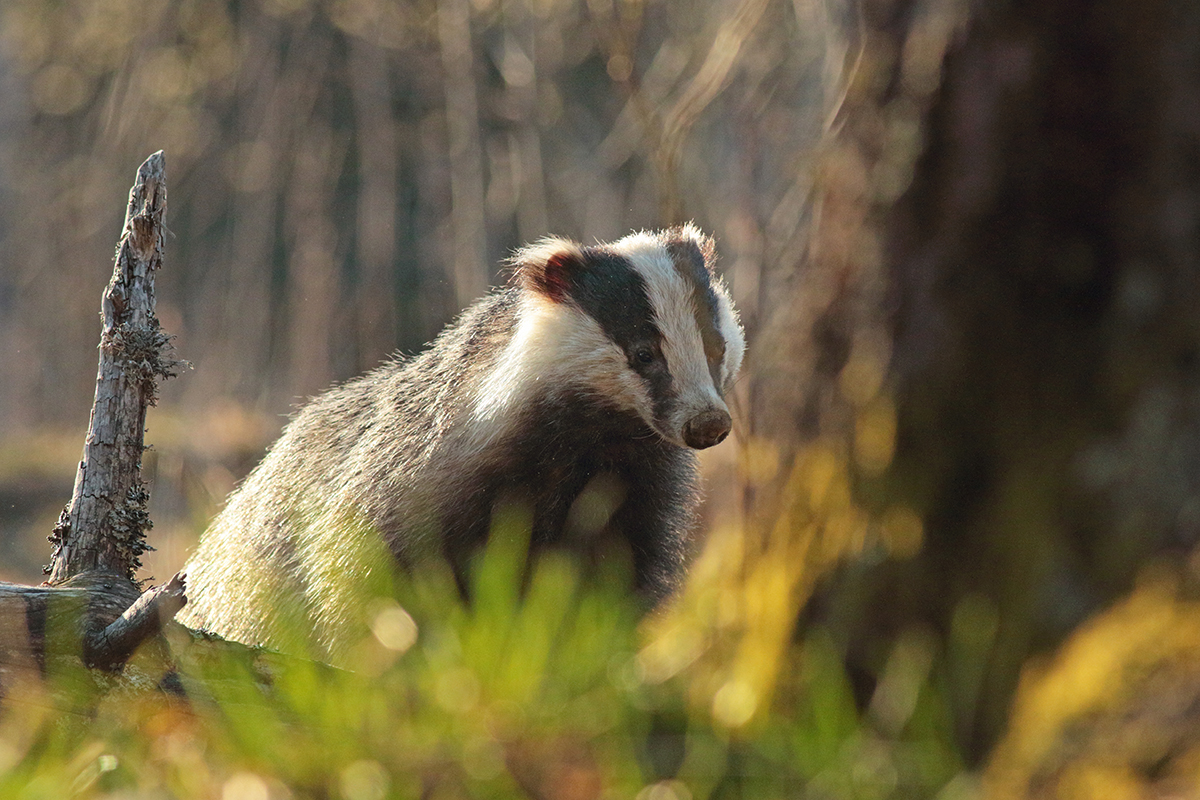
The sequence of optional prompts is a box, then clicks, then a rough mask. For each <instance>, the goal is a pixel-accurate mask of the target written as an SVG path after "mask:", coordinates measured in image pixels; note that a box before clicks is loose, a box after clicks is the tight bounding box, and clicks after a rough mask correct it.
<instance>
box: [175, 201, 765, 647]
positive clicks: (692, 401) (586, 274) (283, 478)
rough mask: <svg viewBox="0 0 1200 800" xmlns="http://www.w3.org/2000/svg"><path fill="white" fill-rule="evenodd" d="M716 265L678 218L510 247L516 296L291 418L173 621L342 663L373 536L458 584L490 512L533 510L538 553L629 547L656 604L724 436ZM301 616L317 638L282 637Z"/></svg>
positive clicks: (199, 555)
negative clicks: (709, 457) (707, 464)
mask: <svg viewBox="0 0 1200 800" xmlns="http://www.w3.org/2000/svg"><path fill="white" fill-rule="evenodd" d="M713 260H714V250H713V242H712V240H711V239H710V238H708V237H707V236H705V235H704V234H702V233H701V232H700V231H699V230H697V229H696V228H695V227H693V226H691V225H688V226H684V227H679V228H673V229H670V230H665V231H660V232H654V233H648V232H642V233H634V234H631V235H629V236H626V237H625V238H623V239H621V240H619V241H617V242H614V243H612V244H597V245H595V246H582V245H580V244H577V243H574V242H571V241H567V240H564V239H558V238H547V239H543V240H541V241H539V242H537V243H536V244H533V245H531V246H529V247H526V248H525V249H523V250H521V251H519V252H518V253H517V254H516V255H515V256H514V258H513V267H514V270H513V275H512V279H511V281H510V282H509V285H508V286H507V287H506V288H503V289H500V290H498V291H496V292H494V293H492V294H490V295H489V296H487V297H485V298H483V299H482V300H479V301H478V302H477V303H475V304H474V305H472V306H471V307H470V308H468V309H467V310H466V311H465V312H464V313H463V314H462V315H461V317H459V319H458V320H457V321H456V322H454V323H453V324H451V325H450V326H449V327H447V328H446V329H445V330H444V331H443V332H442V333H441V335H440V336H438V338H437V339H436V340H435V341H434V343H433V344H432V346H430V347H429V348H428V349H426V350H425V351H424V352H422V353H421V354H420V355H418V356H416V357H413V358H410V359H399V360H395V361H391V362H389V363H387V364H385V365H383V366H382V367H380V368H378V369H376V370H375V371H374V372H371V373H369V374H367V375H365V376H362V377H360V378H358V379H356V380H352V381H350V382H348V383H346V384H344V385H342V386H339V387H336V388H334V389H332V390H330V391H329V392H327V393H326V394H324V395H322V396H320V397H318V398H316V399H314V400H312V401H311V402H310V403H309V404H308V405H307V406H306V407H304V408H303V409H302V410H301V411H300V412H299V413H298V414H297V415H296V417H295V418H294V419H293V420H292V422H291V423H290V424H289V425H288V426H287V427H286V429H285V430H284V432H283V435H282V436H281V437H280V439H279V440H278V441H277V442H276V443H275V445H274V446H273V447H272V448H271V450H270V452H269V453H268V455H267V457H266V458H265V459H264V460H263V462H262V463H261V464H259V466H258V467H257V468H256V469H255V470H254V471H253V472H252V473H251V474H250V476H249V477H248V478H247V479H246V481H245V483H244V484H243V485H242V486H241V487H240V488H239V489H238V490H236V491H235V492H234V493H233V494H232V495H231V496H230V498H229V502H228V504H227V507H226V508H225V510H224V511H223V512H222V513H221V514H220V515H219V516H218V517H217V518H216V520H215V521H214V522H213V523H212V525H211V526H210V527H209V529H208V530H207V531H206V533H205V534H204V536H203V537H202V538H201V541H200V544H199V547H198V549H197V552H196V553H195V554H194V555H193V557H192V558H191V559H190V561H189V563H188V565H187V568H186V571H187V582H188V597H189V603H188V605H187V607H186V608H185V609H184V612H183V613H182V614H181V619H182V621H184V622H185V623H186V624H189V625H192V626H193V627H199V628H204V629H207V630H210V631H213V632H216V633H219V634H222V635H224V636H226V637H227V638H232V639H235V640H239V641H243V642H246V643H249V644H263V645H269V646H275V647H281V648H283V649H294V648H296V647H298V646H304V647H308V648H309V649H310V651H311V650H315V651H316V653H317V654H318V655H321V656H324V657H326V658H334V659H335V660H336V658H337V654H338V652H339V651H340V650H341V649H342V648H344V646H345V645H346V644H347V642H346V638H347V636H348V633H349V630H350V627H349V626H350V625H351V624H353V623H354V621H355V620H356V619H358V617H357V616H356V615H361V614H362V610H361V609H358V608H355V607H354V606H355V604H358V603H361V599H360V598H359V597H357V596H356V595H355V589H354V587H355V586H356V585H358V584H361V583H362V582H363V581H366V580H367V579H368V578H369V577H370V576H371V574H372V573H376V572H378V571H380V570H390V569H391V564H387V563H384V564H381V563H379V562H380V560H381V559H382V560H383V561H387V560H388V558H389V557H388V556H387V554H386V551H383V556H382V557H381V556H380V555H379V554H378V552H377V550H376V549H375V545H374V544H373V543H378V542H380V541H382V542H384V543H386V547H387V549H388V550H390V551H391V556H392V557H394V559H395V560H396V561H398V562H399V564H400V565H402V566H403V567H407V568H409V569H412V568H414V567H416V565H419V564H420V563H421V562H422V561H423V560H424V559H426V558H428V557H430V556H432V555H440V556H442V557H445V558H446V559H447V560H448V561H449V563H450V564H451V566H452V567H453V569H454V572H455V575H456V577H457V578H458V580H459V581H460V586H464V587H465V586H466V578H465V575H466V569H467V563H468V561H469V559H470V558H471V556H472V554H473V553H475V552H477V551H478V549H479V545H480V544H481V543H482V542H483V541H484V540H485V539H486V537H487V535H488V531H489V529H490V525H491V520H492V516H493V512H494V511H495V510H496V509H497V506H498V504H500V503H504V502H515V503H521V504H524V507H525V508H526V509H527V510H528V512H529V516H530V517H531V521H532V532H531V546H532V547H533V548H534V549H538V548H544V547H548V546H555V545H565V546H567V547H576V548H578V547H589V546H591V544H594V543H597V542H600V543H603V542H605V541H608V542H613V541H615V542H623V543H624V546H625V547H626V548H627V550H628V552H629V553H630V555H631V558H632V564H633V568H634V579H635V581H636V585H637V588H638V589H639V590H640V591H641V592H642V593H644V594H645V595H646V596H647V597H649V598H650V599H652V600H654V599H657V598H660V597H662V596H664V595H666V594H667V593H669V592H670V591H671V589H672V588H673V587H674V585H675V583H676V582H677V580H678V578H679V575H680V572H681V569H682V566H683V559H684V556H685V552H686V546H687V540H688V535H689V532H690V530H691V528H692V527H693V525H694V522H695V514H696V507H697V503H698V500H699V487H698V479H697V465H696V457H695V455H694V452H693V450H695V449H700V448H705V447H709V446H711V445H715V444H717V443H719V442H720V441H721V440H723V439H724V438H725V436H726V435H727V434H728V432H729V430H730V427H731V419H730V415H729V409H728V407H727V406H726V403H725V399H724V397H725V394H726V392H727V391H728V390H729V388H730V386H731V384H732V383H733V381H734V378H735V377H736V375H737V373H738V369H739V367H740V366H741V361H742V355H743V352H744V349H745V345H744V341H743V336H742V330H741V327H740V325H739V322H738V318H737V313H736V311H735V310H734V307H733V304H732V302H731V301H730V298H729V295H728V293H727V292H726V290H725V288H724V286H723V284H722V282H721V280H720V279H719V278H718V277H717V275H716V274H715V272H714V271H713ZM597 509H598V510H597ZM589 543H591V544H589ZM281 598H283V601H282V604H283V605H284V606H286V607H283V608H281V607H280V606H281ZM297 620H299V621H301V622H300V624H303V625H305V626H306V628H307V630H309V631H311V634H310V635H311V636H312V638H311V640H310V641H308V642H306V643H297V642H294V641H285V639H286V634H285V633H284V630H285V629H286V628H287V626H288V625H289V624H292V625H295V624H297Z"/></svg>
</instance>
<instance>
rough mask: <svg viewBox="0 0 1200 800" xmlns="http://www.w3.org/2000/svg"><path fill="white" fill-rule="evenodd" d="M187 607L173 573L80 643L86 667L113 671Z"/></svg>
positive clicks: (179, 580) (181, 582)
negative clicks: (160, 584)
mask: <svg viewBox="0 0 1200 800" xmlns="http://www.w3.org/2000/svg"><path fill="white" fill-rule="evenodd" d="M186 603H187V596H186V595H185V593H184V578H183V575H182V574H181V573H176V574H175V576H174V577H173V578H171V580H169V581H167V583H165V584H163V585H162V586H156V587H154V588H152V589H147V590H146V591H145V592H143V593H142V595H141V597H139V598H138V599H137V600H135V601H134V602H133V605H131V606H129V608H127V609H125V612H124V613H123V614H121V616H119V617H117V618H116V619H115V620H113V621H112V622H111V623H109V624H108V625H107V626H105V627H104V628H102V629H100V630H95V631H92V632H90V633H88V635H87V636H86V637H85V638H84V640H83V660H84V662H85V663H86V664H87V665H88V666H89V667H94V668H96V669H114V668H117V667H119V666H120V665H122V664H124V663H125V662H126V661H128V660H129V658H130V656H132V655H133V651H134V650H136V649H137V647H138V645H140V644H141V643H142V642H144V641H146V640H147V639H149V638H150V637H152V636H156V635H158V634H159V633H160V632H162V627H163V624H164V623H165V622H167V621H168V620H170V619H171V618H173V617H174V616H175V614H177V613H178V612H179V609H181V608H183V606H184V605H185V604H186Z"/></svg>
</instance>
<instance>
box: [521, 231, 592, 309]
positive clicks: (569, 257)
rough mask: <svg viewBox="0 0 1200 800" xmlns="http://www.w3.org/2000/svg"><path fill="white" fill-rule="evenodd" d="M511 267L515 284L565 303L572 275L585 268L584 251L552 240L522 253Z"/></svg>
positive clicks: (523, 250)
mask: <svg viewBox="0 0 1200 800" xmlns="http://www.w3.org/2000/svg"><path fill="white" fill-rule="evenodd" d="M511 263H512V264H513V267H514V272H513V283H514V284H516V285H517V286H520V287H522V288H524V289H527V290H528V291H532V292H536V293H538V294H540V295H542V296H543V297H546V298H548V299H550V300H553V301H555V302H558V303H561V302H562V301H563V300H564V299H565V298H566V296H567V288H568V287H569V286H570V284H571V273H572V272H573V271H575V270H578V269H582V267H583V249H582V248H581V247H580V246H579V245H578V244H576V243H575V242H572V241H569V240H567V239H558V238H554V237H548V238H545V239H541V240H539V241H537V242H534V243H533V244H531V245H529V246H528V247H524V248H522V249H520V250H518V251H517V253H516V255H514V256H513V257H512V262H511Z"/></svg>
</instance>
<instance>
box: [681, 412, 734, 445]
mask: <svg viewBox="0 0 1200 800" xmlns="http://www.w3.org/2000/svg"><path fill="white" fill-rule="evenodd" d="M732 426H733V420H732V419H730V418H729V412H727V411H723V410H721V409H719V408H714V409H712V410H710V411H702V412H700V413H699V414H697V415H696V416H694V417H692V418H691V419H689V420H688V421H687V422H686V423H685V424H684V426H683V441H684V442H685V443H686V444H687V446H688V447H694V448H696V449H697V450H703V449H704V448H706V447H712V446H713V445H714V444H720V443H721V442H723V441H725V437H726V436H728V435H729V429H730V428H731V427H732Z"/></svg>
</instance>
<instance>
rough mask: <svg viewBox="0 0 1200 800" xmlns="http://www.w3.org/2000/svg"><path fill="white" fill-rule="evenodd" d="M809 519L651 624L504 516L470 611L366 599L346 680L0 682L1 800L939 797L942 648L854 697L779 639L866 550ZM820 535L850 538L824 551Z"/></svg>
mask: <svg viewBox="0 0 1200 800" xmlns="http://www.w3.org/2000/svg"><path fill="white" fill-rule="evenodd" d="M809 459H810V460H809V461H808V462H806V464H805V466H803V467H800V468H798V469H797V472H796V475H798V476H799V477H796V476H793V479H794V481H796V482H797V486H796V487H793V488H795V489H796V490H797V491H800V490H803V492H802V493H804V496H805V497H806V498H808V501H807V502H808V503H809V506H808V512H806V513H813V509H815V508H818V507H819V508H824V509H825V510H826V511H830V510H832V511H836V512H837V513H836V514H834V515H833V517H834V518H837V516H838V515H839V514H844V513H845V512H846V511H847V509H846V507H843V506H841V505H840V503H842V498H844V497H845V495H844V494H843V492H842V491H841V490H840V489H839V488H838V481H839V480H840V478H838V477H837V476H836V475H832V474H831V473H830V462H829V460H828V457H827V455H826V456H821V455H810V456H809ZM835 468H836V465H835ZM821 504H824V505H821ZM793 511H795V510H793ZM795 513H799V512H795ZM808 525H809V527H808V528H805V527H803V526H799V527H797V529H796V530H798V531H800V533H799V534H797V535H796V536H790V535H786V532H783V533H781V532H778V531H777V532H776V533H777V534H778V536H779V541H774V540H772V543H771V544H770V545H769V546H768V548H767V550H766V551H763V552H760V553H755V552H752V550H751V549H748V548H746V546H745V542H746V537H745V536H744V532H741V531H738V530H735V529H727V530H723V531H718V532H717V533H716V534H714V537H713V540H712V541H711V542H710V545H709V549H708V550H707V551H706V553H705V555H704V556H703V557H702V558H701V560H700V562H699V563H698V564H697V566H696V569H695V573H694V574H693V576H692V580H691V581H690V583H689V585H688V588H687V590H686V591H685V592H684V593H683V595H682V596H681V597H680V598H678V599H677V601H676V602H675V603H674V604H673V605H670V606H668V607H666V608H662V609H659V610H657V611H656V612H654V613H653V614H652V615H651V616H650V617H648V618H647V617H644V615H643V609H642V608H641V606H640V605H639V603H638V602H637V601H636V599H634V598H633V597H631V596H630V594H629V592H628V591H627V589H626V588H625V587H627V586H628V576H627V575H626V574H624V572H625V568H624V567H623V566H621V565H620V564H614V565H613V566H611V568H609V569H608V574H600V575H591V574H589V575H584V574H582V573H581V572H580V571H579V569H578V568H577V565H576V562H575V561H573V560H572V559H570V558H568V557H566V556H564V555H558V554H553V553H551V554H547V555H546V556H544V557H542V558H540V559H539V560H538V562H537V564H536V567H535V568H534V569H533V570H532V572H531V573H530V574H529V575H525V574H524V573H525V564H526V553H527V544H528V520H527V519H525V518H524V517H523V516H522V515H521V514H520V513H516V512H514V513H511V514H507V515H502V516H501V517H499V518H498V519H497V521H496V525H495V530H494V532H493V536H492V543H491V545H490V546H489V548H488V549H487V550H486V551H485V552H484V553H483V554H482V556H481V557H480V558H479V559H478V562H477V565H476V566H477V569H476V571H475V573H474V575H473V579H472V592H471V594H472V601H471V602H470V603H466V602H464V601H463V600H462V599H461V597H460V594H459V592H458V589H457V587H456V585H455V582H454V579H453V577H452V576H451V575H450V574H449V572H448V571H447V570H444V569H441V568H439V567H437V566H429V567H427V568H423V569H421V570H419V571H417V572H416V573H415V574H412V575H406V576H402V577H401V578H399V579H398V580H397V581H396V582H395V585H394V586H390V587H387V588H386V592H385V594H386V596H383V594H381V596H379V597H377V598H376V599H375V600H374V601H371V603H370V607H369V608H368V609H367V613H366V622H367V624H366V625H365V626H364V628H365V631H366V633H365V635H364V636H363V637H362V639H361V641H360V642H359V644H358V645H357V646H354V647H352V648H350V650H349V652H348V654H347V655H346V656H345V664H346V666H347V667H349V669H336V668H333V667H329V666H326V665H324V664H321V663H318V662H316V661H307V660H304V659H296V658H286V659H284V658H271V657H267V656H258V657H256V658H254V659H251V658H249V657H247V656H244V655H233V654H230V655H228V656H220V655H216V656H214V655H212V654H211V652H210V651H209V650H205V649H203V648H199V647H191V646H189V643H190V639H189V638H188V637H187V636H182V635H177V636H174V637H173V640H172V646H173V651H174V652H175V653H176V656H177V660H178V665H179V667H178V668H179V674H180V678H181V680H182V683H183V685H184V686H185V687H186V691H187V695H188V698H187V699H186V700H185V699H181V698H178V697H173V696H170V695H167V694H164V693H162V692H160V691H157V690H146V689H144V688H143V689H140V690H139V689H137V687H132V686H127V685H121V684H113V683H105V682H101V683H100V684H97V683H95V682H94V681H92V680H81V681H76V685H75V687H74V689H73V690H72V691H66V690H65V689H64V688H63V685H62V681H61V680H59V681H58V682H57V683H55V682H54V681H52V682H51V683H52V686H51V687H49V688H48V687H47V686H45V685H29V686H23V687H7V686H6V688H7V689H8V690H9V691H8V698H9V699H8V700H7V701H6V702H5V704H4V705H3V706H2V707H0V708H2V710H0V776H2V777H0V797H6V798H7V797H14V798H43V797H44V798H58V797H69V796H78V797H102V796H109V794H110V793H115V796H122V797H220V798H231V799H232V798H286V797H333V798H347V800H359V798H362V799H363V800H366V799H367V798H385V797H396V798H406V797H436V798H440V797H447V798H449V797H456V798H457V797H464V798H465V797H470V798H476V797H477V798H508V797H547V798H593V797H595V798H599V797H613V798H642V799H643V800H650V799H651V798H654V799H661V798H709V797H712V798H718V797H722V798H723V797H747V798H760V797H762V798H770V797H803V796H811V797H829V798H890V797H932V796H934V795H935V794H936V793H937V792H938V791H939V790H940V789H941V788H942V787H943V786H945V785H946V784H947V783H948V782H950V781H951V780H952V779H953V778H954V777H955V776H956V775H957V774H958V773H959V772H960V771H961V769H962V764H961V762H960V760H959V758H958V756H957V755H956V753H955V751H954V750H953V748H952V746H951V745H950V744H949V742H950V741H951V737H950V733H949V725H948V722H947V719H948V714H947V713H946V711H945V708H944V704H943V701H942V697H941V693H940V689H939V686H938V679H937V675H936V671H935V670H933V669H931V663H932V661H933V658H934V650H933V648H934V644H933V642H932V639H931V637H925V636H920V635H914V636H911V637H907V638H902V639H901V640H900V641H899V642H898V643H897V644H896V645H895V649H894V652H893V653H892V655H891V657H890V659H889V661H888V664H887V666H886V668H885V670H884V674H883V675H884V677H883V679H882V681H881V682H880V685H879V687H878V688H877V689H876V690H875V692H874V694H873V696H872V697H871V698H869V702H868V703H866V704H864V703H863V702H861V699H858V698H856V696H855V693H854V690H853V688H852V683H851V681H850V680H849V678H848V677H847V675H846V674H845V672H844V669H843V667H842V663H843V658H842V654H841V653H840V652H839V651H838V648H837V645H836V643H835V640H834V637H832V636H831V635H829V634H828V633H827V632H825V631H824V630H823V629H821V628H813V629H811V630H806V631H804V632H802V633H801V634H797V633H796V632H795V631H793V628H792V626H793V624H794V621H795V619H796V614H797V610H798V609H797V605H798V604H799V603H801V602H803V599H804V597H805V593H806V592H807V591H809V590H810V589H811V581H807V582H806V579H805V580H802V577H803V574H804V572H805V570H811V569H816V568H819V567H820V566H821V565H822V564H824V563H825V559H829V558H832V557H835V556H836V554H837V553H838V552H841V549H840V548H844V547H845V546H849V545H853V546H858V545H857V544H856V543H857V542H859V539H858V536H859V534H857V533H852V532H850V529H849V528H846V527H845V526H841V527H838V525H829V524H824V525H823V524H822V523H821V521H820V519H819V518H817V517H815V516H814V517H813V518H812V519H810V520H809V522H808ZM831 531H833V532H840V533H838V535H846V536H849V538H848V539H846V540H845V542H843V543H842V544H841V545H838V546H834V545H833V544H831V543H829V542H824V543H823V542H822V541H821V540H820V537H821V536H822V535H825V536H829V535H833V534H831V533H830V532H831ZM805 537H807V538H805ZM847 543H848V544H847ZM602 572H603V570H602ZM739 576H741V577H739ZM383 585H384V584H383V583H380V584H379V586H378V587H376V588H377V589H378V588H379V587H382V586H383ZM381 591H383V590H381ZM279 616H280V618H281V619H291V620H294V623H293V624H301V625H302V624H304V616H303V615H302V614H300V615H297V614H287V613H281V614H280V615H279ZM296 640H297V641H302V640H303V637H302V636H299V637H297V638H296ZM137 669H138V665H136V664H135V665H133V666H131V668H130V670H129V671H130V672H131V673H136V670H137ZM68 677H69V676H68ZM76 677H78V676H76ZM144 677H145V678H146V682H148V683H150V684H151V685H152V684H153V682H154V681H155V680H157V679H158V678H159V677H160V676H154V675H149V676H144ZM864 709H865V710H864Z"/></svg>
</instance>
